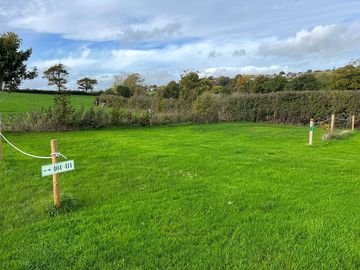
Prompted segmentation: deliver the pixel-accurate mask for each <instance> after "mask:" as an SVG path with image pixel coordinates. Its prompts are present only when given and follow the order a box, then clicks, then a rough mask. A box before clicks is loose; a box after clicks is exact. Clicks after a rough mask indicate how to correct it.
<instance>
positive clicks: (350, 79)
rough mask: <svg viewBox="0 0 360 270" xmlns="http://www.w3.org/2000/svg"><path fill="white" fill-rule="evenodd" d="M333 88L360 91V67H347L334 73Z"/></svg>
mask: <svg viewBox="0 0 360 270" xmlns="http://www.w3.org/2000/svg"><path fill="white" fill-rule="evenodd" d="M332 88H333V89H336V90H356V89H360V67H355V66H353V65H347V66H345V67H341V68H338V69H336V70H335V71H334V72H333V82H332Z"/></svg>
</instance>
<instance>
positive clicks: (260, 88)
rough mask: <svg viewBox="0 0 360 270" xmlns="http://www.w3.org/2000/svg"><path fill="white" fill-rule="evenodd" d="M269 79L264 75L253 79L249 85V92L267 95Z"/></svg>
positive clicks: (269, 90)
mask: <svg viewBox="0 0 360 270" xmlns="http://www.w3.org/2000/svg"><path fill="white" fill-rule="evenodd" d="M269 81H270V78H269V77H266V76H265V75H259V76H257V77H256V78H255V80H254V82H253V83H252V84H251V92H253V93H269V92H271V89H270V88H269Z"/></svg>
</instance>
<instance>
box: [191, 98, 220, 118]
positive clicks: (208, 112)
mask: <svg viewBox="0 0 360 270" xmlns="http://www.w3.org/2000/svg"><path fill="white" fill-rule="evenodd" d="M193 111H194V116H195V119H197V120H198V121H200V122H211V121H216V120H218V119H219V116H218V114H219V104H218V102H217V98H216V96H214V95H212V94H210V93H207V92H205V93H203V94H202V95H201V96H199V97H198V98H197V99H196V100H195V102H194V103H193Z"/></svg>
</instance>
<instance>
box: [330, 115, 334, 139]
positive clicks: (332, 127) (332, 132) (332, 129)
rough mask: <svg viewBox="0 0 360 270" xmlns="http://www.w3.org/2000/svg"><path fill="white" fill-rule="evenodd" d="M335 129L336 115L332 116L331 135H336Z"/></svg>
mask: <svg viewBox="0 0 360 270" xmlns="http://www.w3.org/2000/svg"><path fill="white" fill-rule="evenodd" d="M334 128H335V115H334V114H332V115H331V124H330V134H334Z"/></svg>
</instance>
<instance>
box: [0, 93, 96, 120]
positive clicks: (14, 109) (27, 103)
mask: <svg viewBox="0 0 360 270" xmlns="http://www.w3.org/2000/svg"><path fill="white" fill-rule="evenodd" d="M94 100H95V97H93V96H75V95H73V96H71V104H72V105H73V106H74V107H75V108H79V107H80V106H84V107H90V106H91V105H92V104H93V102H94ZM53 101H54V95H50V94H31V93H0V112H1V113H2V114H3V115H5V116H6V115H8V114H9V113H15V114H17V113H26V112H30V111H34V110H38V109H40V108H42V107H43V108H48V107H49V106H50V105H51V104H52V103H53Z"/></svg>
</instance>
